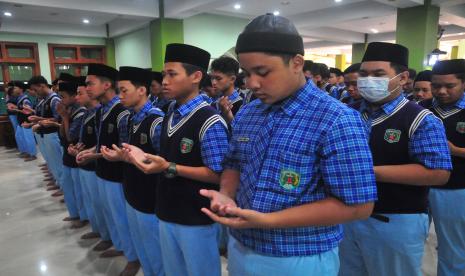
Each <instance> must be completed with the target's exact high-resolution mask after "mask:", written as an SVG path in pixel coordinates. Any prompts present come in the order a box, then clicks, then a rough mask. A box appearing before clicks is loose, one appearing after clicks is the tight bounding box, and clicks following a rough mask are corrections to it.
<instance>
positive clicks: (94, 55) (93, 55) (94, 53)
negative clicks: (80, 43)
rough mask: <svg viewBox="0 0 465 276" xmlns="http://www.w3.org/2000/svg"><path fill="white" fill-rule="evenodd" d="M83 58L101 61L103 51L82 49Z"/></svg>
mask: <svg viewBox="0 0 465 276" xmlns="http://www.w3.org/2000/svg"><path fill="white" fill-rule="evenodd" d="M81 56H82V58H86V59H101V58H102V49H95V48H81Z"/></svg>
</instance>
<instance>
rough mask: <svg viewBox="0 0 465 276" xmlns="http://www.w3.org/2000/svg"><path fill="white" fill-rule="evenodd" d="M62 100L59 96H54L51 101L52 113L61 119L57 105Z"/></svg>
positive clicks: (54, 116)
mask: <svg viewBox="0 0 465 276" xmlns="http://www.w3.org/2000/svg"><path fill="white" fill-rule="evenodd" d="M60 102H61V99H60V98H58V97H54V98H53V99H52V101H51V102H50V107H51V109H52V114H53V118H55V119H57V120H59V119H60V115H59V114H58V112H57V106H58V104H59V103H60Z"/></svg>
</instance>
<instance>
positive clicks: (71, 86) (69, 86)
mask: <svg viewBox="0 0 465 276" xmlns="http://www.w3.org/2000/svg"><path fill="white" fill-rule="evenodd" d="M77 87H78V86H77V83H75V82H60V83H59V84H58V91H60V92H68V93H71V94H76V92H77Z"/></svg>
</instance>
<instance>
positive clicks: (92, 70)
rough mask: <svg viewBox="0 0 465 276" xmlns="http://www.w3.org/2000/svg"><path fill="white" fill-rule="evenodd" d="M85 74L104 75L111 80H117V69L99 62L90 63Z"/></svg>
mask: <svg viewBox="0 0 465 276" xmlns="http://www.w3.org/2000/svg"><path fill="white" fill-rule="evenodd" d="M87 75H94V76H99V77H105V78H108V79H110V80H112V81H117V80H118V70H116V69H115V68H113V67H110V66H107V65H105V64H100V63H90V64H89V67H88V69H87Z"/></svg>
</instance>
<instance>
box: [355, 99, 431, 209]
mask: <svg viewBox="0 0 465 276" xmlns="http://www.w3.org/2000/svg"><path fill="white" fill-rule="evenodd" d="M354 106H360V103H357V104H355V105H352V107H354ZM430 113H431V112H429V111H428V110H426V109H424V108H423V107H421V106H419V105H417V104H416V103H414V102H410V101H408V100H407V99H405V100H403V101H402V102H401V104H399V105H398V107H397V108H396V109H395V110H394V112H393V113H391V116H380V117H379V118H377V119H375V120H373V122H372V127H371V134H370V148H371V152H372V154H373V163H374V165H375V166H382V165H403V164H412V163H416V161H415V160H412V159H411V158H410V156H409V141H410V137H411V135H413V133H414V132H415V130H416V128H417V127H418V125H419V123H420V122H421V121H422V120H423V119H424V117H425V116H426V115H428V114H430ZM363 117H364V119H365V120H367V118H368V117H367V115H366V114H363ZM376 187H377V189H378V201H377V202H376V203H375V208H374V210H373V213H386V214H412V213H426V212H427V208H428V191H429V188H428V187H425V186H415V185H404V184H396V183H385V182H378V181H377V182H376Z"/></svg>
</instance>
